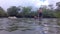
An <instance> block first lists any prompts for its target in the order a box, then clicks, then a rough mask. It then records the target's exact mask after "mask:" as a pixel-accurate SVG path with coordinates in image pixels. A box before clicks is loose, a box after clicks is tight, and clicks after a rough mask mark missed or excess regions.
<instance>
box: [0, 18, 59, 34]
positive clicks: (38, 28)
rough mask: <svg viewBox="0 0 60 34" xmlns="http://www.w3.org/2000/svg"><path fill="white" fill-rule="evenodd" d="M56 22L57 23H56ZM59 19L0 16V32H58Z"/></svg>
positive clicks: (33, 33) (51, 33)
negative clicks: (40, 19)
mask: <svg viewBox="0 0 60 34" xmlns="http://www.w3.org/2000/svg"><path fill="white" fill-rule="evenodd" d="M57 23H58V25H57ZM59 25H60V19H56V18H49V19H46V18H44V19H42V21H39V20H38V19H37V20H35V19H33V18H31V19H30V18H17V19H8V18H0V34H60V26H59Z"/></svg>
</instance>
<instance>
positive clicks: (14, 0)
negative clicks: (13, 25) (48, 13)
mask: <svg viewBox="0 0 60 34" xmlns="http://www.w3.org/2000/svg"><path fill="white" fill-rule="evenodd" d="M59 1H60V0H0V6H1V7H2V8H4V9H5V10H6V9H7V8H8V7H10V6H33V7H40V5H48V4H54V5H55V3H56V2H59Z"/></svg>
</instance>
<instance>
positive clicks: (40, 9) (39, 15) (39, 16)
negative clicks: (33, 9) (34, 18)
mask: <svg viewBox="0 0 60 34" xmlns="http://www.w3.org/2000/svg"><path fill="white" fill-rule="evenodd" d="M38 18H39V20H41V18H42V8H39V10H38Z"/></svg>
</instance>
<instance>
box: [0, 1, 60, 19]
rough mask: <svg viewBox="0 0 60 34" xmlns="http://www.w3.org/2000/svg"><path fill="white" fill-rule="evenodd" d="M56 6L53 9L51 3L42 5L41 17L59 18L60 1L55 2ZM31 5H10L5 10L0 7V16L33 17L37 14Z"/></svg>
mask: <svg viewBox="0 0 60 34" xmlns="http://www.w3.org/2000/svg"><path fill="white" fill-rule="evenodd" d="M56 6H57V8H56V9H53V5H48V7H47V6H42V8H43V17H44V18H60V2H57V3H56ZM32 8H33V7H29V6H28V7H16V6H11V7H10V8H8V9H7V11H5V10H4V9H3V8H2V7H0V17H8V16H16V17H25V18H28V17H29V18H33V17H34V16H38V12H37V10H36V11H33V10H32Z"/></svg>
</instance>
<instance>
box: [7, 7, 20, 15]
mask: <svg viewBox="0 0 60 34" xmlns="http://www.w3.org/2000/svg"><path fill="white" fill-rule="evenodd" d="M19 10H20V8H19V7H16V6H11V7H10V8H8V9H7V13H8V15H9V16H16V15H17V14H18V11H19Z"/></svg>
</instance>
